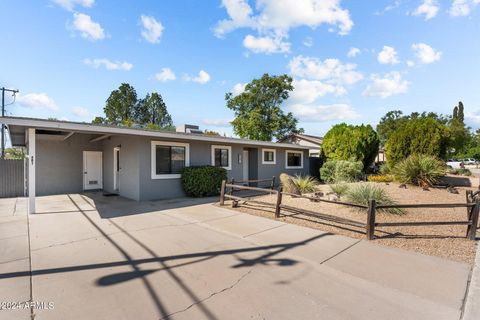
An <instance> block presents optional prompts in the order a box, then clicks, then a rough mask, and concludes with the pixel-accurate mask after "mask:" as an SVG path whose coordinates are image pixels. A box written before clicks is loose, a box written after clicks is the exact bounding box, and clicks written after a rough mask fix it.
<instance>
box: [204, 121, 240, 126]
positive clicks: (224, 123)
mask: <svg viewBox="0 0 480 320" xmlns="http://www.w3.org/2000/svg"><path fill="white" fill-rule="evenodd" d="M232 121H233V120H232V119H204V120H203V121H202V122H203V124H205V125H207V126H212V127H230V126H231V122H232Z"/></svg>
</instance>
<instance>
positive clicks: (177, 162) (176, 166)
mask: <svg viewBox="0 0 480 320" xmlns="http://www.w3.org/2000/svg"><path fill="white" fill-rule="evenodd" d="M184 167H185V147H176V146H156V173H157V174H175V173H180V172H181V171H182V169H183V168H184Z"/></svg>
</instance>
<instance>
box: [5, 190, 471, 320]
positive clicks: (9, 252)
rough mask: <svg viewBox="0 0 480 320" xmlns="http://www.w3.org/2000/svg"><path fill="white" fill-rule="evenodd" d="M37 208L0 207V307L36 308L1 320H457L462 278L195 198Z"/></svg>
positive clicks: (84, 199) (85, 199)
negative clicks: (28, 211)
mask: <svg viewBox="0 0 480 320" xmlns="http://www.w3.org/2000/svg"><path fill="white" fill-rule="evenodd" d="M37 210H38V213H37V214H35V215H30V216H29V217H27V216H26V215H25V203H24V199H19V200H17V199H0V259H1V260H0V301H11V302H22V301H29V300H30V299H32V300H33V301H35V303H36V304H37V305H36V306H34V307H32V308H27V309H25V310H0V319H30V318H31V315H34V316H35V319H165V318H170V319H422V320H423V319H459V318H460V315H461V308H462V304H463V298H464V295H465V290H466V285H467V280H468V276H469V272H470V266H468V265H466V264H462V263H457V262H452V261H449V260H444V259H440V258H435V257H429V256H424V255H421V254H416V253H412V252H406V251H402V250H398V249H393V248H387V247H383V246H380V245H376V244H375V243H374V242H373V243H370V242H366V241H358V240H357V239H351V238H347V237H342V236H337V235H333V234H329V233H324V232H321V231H318V230H313V229H308V228H304V227H300V226H295V225H289V224H285V223H281V222H278V221H273V220H269V219H264V218H260V217H255V216H250V215H247V214H243V213H238V212H234V211H231V210H229V209H226V208H219V207H216V206H214V205H212V204H208V203H207V204H199V203H198V202H196V201H194V200H184V201H171V202H168V201H166V202H140V203H138V202H134V201H129V200H126V199H122V198H119V197H102V196H99V195H94V194H91V195H88V196H85V195H78V194H73V195H61V196H50V197H40V198H38V200H37ZM27 218H28V219H27ZM28 222H29V223H28ZM29 238H30V243H29V241H28V239H29ZM30 265H31V267H30ZM42 302H43V303H44V304H43V305H42V304H41V303H42ZM49 303H51V305H49ZM51 307H53V308H51Z"/></svg>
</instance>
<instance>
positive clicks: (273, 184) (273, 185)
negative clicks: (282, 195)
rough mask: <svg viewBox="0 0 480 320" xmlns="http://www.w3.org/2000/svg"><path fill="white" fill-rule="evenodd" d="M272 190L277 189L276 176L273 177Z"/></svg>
mask: <svg viewBox="0 0 480 320" xmlns="http://www.w3.org/2000/svg"><path fill="white" fill-rule="evenodd" d="M271 187H272V190H273V189H275V176H273V177H272V186H271Z"/></svg>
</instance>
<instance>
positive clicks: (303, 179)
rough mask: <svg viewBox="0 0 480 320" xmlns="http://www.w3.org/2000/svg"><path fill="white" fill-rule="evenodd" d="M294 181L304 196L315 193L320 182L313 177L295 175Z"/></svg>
mask: <svg viewBox="0 0 480 320" xmlns="http://www.w3.org/2000/svg"><path fill="white" fill-rule="evenodd" d="M292 181H293V183H294V184H295V186H296V187H297V189H298V190H299V191H300V192H301V193H302V194H304V193H309V192H314V191H315V190H316V189H317V188H316V187H317V184H318V182H317V180H316V179H315V178H314V177H312V176H308V175H306V176H302V175H295V177H293V178H292Z"/></svg>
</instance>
